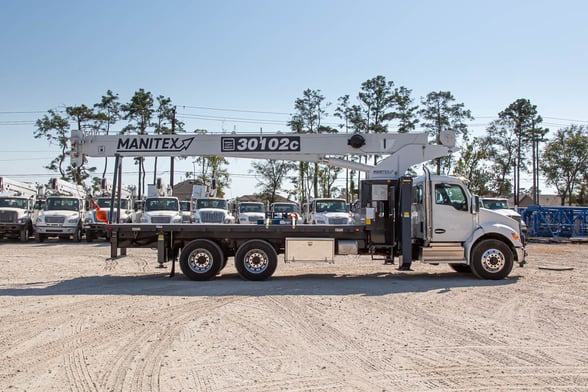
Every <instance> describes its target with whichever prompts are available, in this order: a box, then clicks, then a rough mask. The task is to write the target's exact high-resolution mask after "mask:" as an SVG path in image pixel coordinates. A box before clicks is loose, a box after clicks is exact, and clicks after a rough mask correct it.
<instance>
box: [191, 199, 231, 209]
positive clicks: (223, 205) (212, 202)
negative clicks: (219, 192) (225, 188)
mask: <svg viewBox="0 0 588 392" xmlns="http://www.w3.org/2000/svg"><path fill="white" fill-rule="evenodd" d="M201 208H220V209H223V210H226V209H227V201H226V200H224V199H198V200H196V209H198V210H199V209H201Z"/></svg>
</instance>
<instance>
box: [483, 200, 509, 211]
mask: <svg viewBox="0 0 588 392" xmlns="http://www.w3.org/2000/svg"><path fill="white" fill-rule="evenodd" d="M482 207H484V208H487V209H489V210H507V209H508V208H509V207H508V201H506V200H482Z"/></svg>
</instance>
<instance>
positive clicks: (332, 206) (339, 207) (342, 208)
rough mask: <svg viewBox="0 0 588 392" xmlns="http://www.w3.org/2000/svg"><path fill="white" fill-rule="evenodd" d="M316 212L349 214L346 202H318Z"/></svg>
mask: <svg viewBox="0 0 588 392" xmlns="http://www.w3.org/2000/svg"><path fill="white" fill-rule="evenodd" d="M316 212H347V203H346V202H345V200H321V201H317V202H316Z"/></svg>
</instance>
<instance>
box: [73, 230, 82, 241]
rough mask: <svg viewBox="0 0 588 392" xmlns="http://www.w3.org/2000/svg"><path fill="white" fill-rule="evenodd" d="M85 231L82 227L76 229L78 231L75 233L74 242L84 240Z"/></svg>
mask: <svg viewBox="0 0 588 392" xmlns="http://www.w3.org/2000/svg"><path fill="white" fill-rule="evenodd" d="M82 235H83V230H82V227H81V226H78V227H77V228H76V231H75V232H74V233H73V236H72V237H73V241H74V242H80V241H81V240H82Z"/></svg>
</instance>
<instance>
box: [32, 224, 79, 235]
mask: <svg viewBox="0 0 588 392" xmlns="http://www.w3.org/2000/svg"><path fill="white" fill-rule="evenodd" d="M77 229H78V226H77V225H76V226H63V225H55V226H35V232H37V233H39V234H57V235H59V234H75V232H76V231H77Z"/></svg>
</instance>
